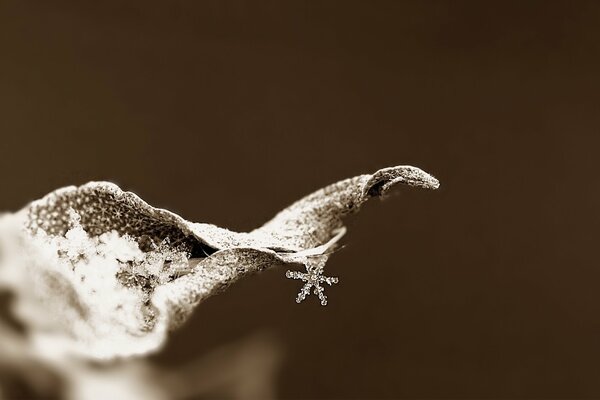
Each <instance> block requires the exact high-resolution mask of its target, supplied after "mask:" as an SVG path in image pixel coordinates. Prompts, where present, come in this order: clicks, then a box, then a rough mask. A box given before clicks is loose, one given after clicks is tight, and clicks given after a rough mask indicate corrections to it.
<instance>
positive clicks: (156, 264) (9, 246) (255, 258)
mask: <svg viewBox="0 0 600 400" xmlns="http://www.w3.org/2000/svg"><path fill="white" fill-rule="evenodd" d="M396 183H403V184H407V185H410V186H418V187H423V188H429V189H435V188H437V187H438V182H437V180H436V179H435V178H433V177H432V176H431V175H429V174H427V173H425V172H423V171H422V170H420V169H418V168H415V167H410V166H399V167H391V168H385V169H382V170H379V171H377V172H375V173H374V174H366V175H360V176H357V177H354V178H349V179H346V180H343V181H340V182H337V183H335V184H333V185H330V186H327V187H325V188H323V189H320V190H318V191H316V192H314V193H312V194H310V195H308V196H306V197H305V198H302V199H300V200H298V201H297V202H296V203H294V204H292V205H291V206H289V207H288V208H286V209H284V210H282V211H281V212H280V213H278V214H277V215H276V216H275V217H274V218H273V219H272V220H270V221H268V222H267V223H266V224H264V225H263V226H261V227H259V228H257V229H255V230H254V231H251V232H233V231H230V230H227V229H224V228H219V227H217V226H215V225H211V224H206V223H193V222H189V221H186V220H184V219H183V218H181V217H180V216H178V215H176V214H174V213H171V212H169V211H167V210H163V209H159V208H154V207H152V206H150V205H148V204H147V203H145V202H144V201H143V200H142V199H140V198H139V197H138V196H137V195H135V194H133V193H130V192H125V191H122V190H121V189H120V188H119V187H118V186H116V185H114V184H111V183H108V182H90V183H88V184H85V185H83V186H79V187H75V186H71V187H67V188H63V189H59V190H56V191H54V192H52V193H50V194H49V195H47V196H45V197H44V198H42V199H40V200H38V201H35V202H32V203H31V204H29V205H27V206H26V207H25V208H24V209H23V210H21V211H20V212H17V213H14V214H5V215H4V216H2V217H1V218H0V286H3V287H6V288H9V289H10V290H11V291H12V292H14V293H15V296H16V301H15V302H14V310H13V311H14V314H15V316H16V318H18V319H19V320H21V321H23V323H24V324H25V325H26V326H27V327H28V331H29V335H30V340H31V341H32V343H34V344H35V343H37V344H41V345H42V346H41V347H40V348H42V347H43V348H44V349H50V348H53V349H60V350H56V351H57V352H58V351H61V352H64V353H69V354H73V353H75V354H78V355H79V356H83V357H87V358H93V359H110V358H114V357H119V356H127V355H133V354H145V353H148V352H150V351H153V350H156V349H158V348H159V347H160V346H161V345H162V343H164V341H165V339H166V337H167V333H168V331H169V330H172V329H174V328H176V327H177V326H179V325H180V324H181V323H182V322H184V321H185V320H186V319H187V317H188V316H189V315H190V313H191V312H192V311H193V310H194V308H195V307H196V306H197V305H198V304H199V303H200V302H201V301H202V300H204V299H205V298H207V297H208V296H211V295H213V294H216V293H219V292H221V291H222V290H224V289H225V288H226V287H227V286H228V285H229V284H231V283H232V282H234V281H235V280H237V279H239V278H241V277H243V276H246V275H248V274H251V273H255V272H259V271H262V270H264V269H266V268H269V267H272V266H276V265H287V266H294V269H296V268H297V267H298V265H304V267H305V268H306V272H298V271H288V272H287V274H286V276H287V277H288V278H292V279H298V280H301V281H303V282H304V286H303V287H302V289H301V291H300V294H299V295H298V297H297V301H298V302H300V301H302V300H304V299H305V298H306V296H307V295H308V294H309V293H310V291H311V290H313V293H314V294H316V295H317V296H318V297H319V299H320V302H321V304H323V305H325V304H327V297H326V296H325V294H324V284H327V285H332V284H334V283H337V278H329V277H325V276H324V266H325V263H326V261H327V259H328V258H329V256H330V254H331V251H332V249H333V248H335V246H336V245H337V242H338V241H339V239H340V238H341V237H342V236H343V235H344V233H345V232H346V230H345V227H344V224H343V218H344V217H345V216H347V215H348V214H351V213H354V212H356V211H357V210H358V209H359V208H360V206H361V205H362V204H363V203H364V202H365V201H367V200H368V199H369V198H371V197H376V196H381V195H383V194H385V193H386V192H387V191H388V190H389V189H390V188H391V187H392V186H393V185H395V184H396Z"/></svg>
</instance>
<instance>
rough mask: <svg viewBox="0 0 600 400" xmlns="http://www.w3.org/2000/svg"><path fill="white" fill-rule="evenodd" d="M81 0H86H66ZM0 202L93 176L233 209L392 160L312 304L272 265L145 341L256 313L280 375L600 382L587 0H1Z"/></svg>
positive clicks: (246, 215)
mask: <svg viewBox="0 0 600 400" xmlns="http://www.w3.org/2000/svg"><path fill="white" fill-rule="evenodd" d="M83 3H86V4H83ZM0 12H1V14H0V45H1V47H0V49H1V54H0V57H1V59H0V135H2V141H1V146H2V148H1V154H0V181H1V182H2V193H1V196H0V209H2V210H16V209H18V208H20V207H21V206H23V205H24V204H26V203H27V202H28V201H30V200H33V199H36V198H38V197H40V196H42V195H44V194H45V193H47V192H49V191H51V190H53V189H55V188H57V187H60V186H63V185H67V184H77V183H83V182H86V181H88V180H99V179H106V180H111V181H114V182H116V183H118V184H120V185H121V186H122V187H124V188H126V189H129V190H133V191H135V192H136V193H138V194H140V195H141V196H142V197H143V198H144V199H145V200H147V201H148V202H149V203H151V204H153V205H156V206H162V207H166V208H169V209H172V210H174V211H176V212H179V213H181V215H183V216H184V217H186V218H187V219H190V220H194V221H199V222H211V223H215V224H218V225H220V226H224V227H228V228H231V229H236V230H249V229H252V228H254V227H256V226H258V225H260V224H261V223H262V222H264V221H265V220H267V219H268V218H270V217H271V216H272V215H273V214H274V213H275V212H276V211H278V210H279V209H281V208H282V207H284V206H286V205H287V204H289V203H290V202H292V201H294V200H296V199H297V198H299V197H301V196H302V195H304V194H306V193H308V192H310V191H312V190H313V189H316V188H318V187H321V186H323V185H326V184H328V183H331V182H333V181H336V180H338V179H342V178H345V177H348V176H353V175H356V174H359V173H364V172H372V171H374V170H376V169H377V168H380V167H384V166H389V165H396V164H412V165H416V166H419V167H421V168H423V169H425V170H427V171H429V172H431V173H433V174H434V175H436V176H437V177H438V178H439V179H440V181H441V183H442V187H441V189H440V190H439V191H437V192H424V191H418V190H414V189H409V188H403V189H402V190H400V191H398V192H397V196H393V197H392V198H390V199H388V200H387V201H383V202H380V201H374V202H373V203H372V204H368V205H367V206H366V207H365V209H364V210H363V211H362V212H361V213H360V214H358V215H357V216H356V217H355V218H353V219H352V220H351V221H350V222H349V224H350V229H349V233H348V235H347V236H346V237H345V238H344V242H345V243H346V244H347V246H346V247H345V248H344V249H343V250H342V251H340V252H338V253H337V254H335V255H334V257H333V258H332V259H331V260H330V262H329V264H328V271H329V273H330V274H332V275H337V276H339V277H340V280H341V283H340V284H339V285H337V286H335V287H333V288H331V289H328V294H329V298H330V305H329V306H327V307H326V308H321V307H320V306H319V305H318V303H317V302H316V300H315V299H314V298H313V297H310V298H309V299H308V301H306V302H304V303H303V304H301V305H296V304H295V303H294V298H295V295H296V293H297V291H298V289H299V285H298V283H297V282H292V281H289V280H286V279H285V278H284V277H283V273H284V271H283V270H280V269H276V270H271V271H269V272H267V273H264V274H262V275H260V276H256V277H254V278H252V279H247V280H244V281H243V282H240V283H238V284H236V285H235V286H234V287H232V288H231V289H230V290H229V291H228V292H227V293H226V294H224V295H221V296H217V297H214V298H212V299H210V301H208V302H206V303H205V304H203V305H202V306H201V307H200V308H199V309H198V311H197V313H196V314H195V316H194V318H193V319H192V321H191V322H190V324H189V325H187V326H186V327H185V328H184V329H183V330H181V331H179V332H178V333H177V334H176V335H175V337H174V339H175V340H173V341H172V342H171V343H170V344H169V346H168V348H167V349H166V350H165V351H164V352H163V353H162V354H160V355H159V356H158V357H156V362H159V363H162V364H165V365H168V366H169V367H170V368H175V369H176V368H177V366H178V365H180V364H181V363H184V362H186V361H189V360H191V359H193V358H194V357H198V356H200V355H201V354H203V353H205V352H206V351H208V350H209V349H211V348H215V347H217V346H219V345H220V344H224V343H229V342H232V341H235V340H237V339H240V338H242V337H245V336H246V335H248V334H249V333H252V332H254V331H257V330H268V331H271V332H273V334H274V335H275V336H276V337H278V338H279V339H280V340H281V342H282V343H283V345H284V346H285V349H286V353H285V360H284V364H283V368H282V370H281V373H280V376H279V379H278V388H277V390H278V394H279V396H280V397H288V398H290V397H302V398H309V397H310V398H346V397H350V398H358V397H360V398H364V397H370V398H373V397H388V398H394V397H548V396H552V397H600V378H599V377H600V291H599V287H600V265H599V262H598V259H597V257H598V255H597V254H598V253H597V251H596V248H597V247H598V228H599V225H600V224H599V222H600V221H599V216H598V215H599V214H598V211H597V207H598V204H599V200H600V199H599V191H598V184H597V176H596V175H595V174H596V173H597V172H598V166H597V163H596V156H597V152H598V145H599V140H598V134H599V127H600V114H599V110H600V107H599V100H600V95H599V93H600V92H599V90H600V78H599V76H600V75H599V72H598V71H599V68H600V60H599V58H598V54H599V53H598V51H599V50H600V3H598V2H585V1H576V2H549V1H545V2H531V1H529V2H523V1H516V2H506V1H496V2H479V1H475V2H454V1H453V2H450V1H447V2H443V1H440V2H434V1H414V2H382V1H375V2H360V3H359V2H350V1H339V2H331V1H328V2H310V3H305V2H289V1H288V2H276V1H273V2H260V3H255V2H251V1H238V2H218V1H215V2H182V1H168V2H167V1H153V2H150V1H98V2H78V1H77V2H75V1H73V2H68V1H55V2H44V1H39V2H32V1H18V2H17V1H15V2H1V3H0Z"/></svg>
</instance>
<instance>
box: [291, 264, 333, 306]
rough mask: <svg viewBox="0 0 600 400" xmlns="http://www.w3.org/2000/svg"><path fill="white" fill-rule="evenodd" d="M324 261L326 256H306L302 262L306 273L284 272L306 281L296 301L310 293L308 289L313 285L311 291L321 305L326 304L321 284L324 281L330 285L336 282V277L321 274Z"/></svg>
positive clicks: (292, 277)
mask: <svg viewBox="0 0 600 400" xmlns="http://www.w3.org/2000/svg"><path fill="white" fill-rule="evenodd" d="M326 262H327V256H320V257H307V259H306V262H305V264H304V265H305V267H306V273H304V272H298V271H287V272H286V273H285V276H286V277H287V278H290V279H299V280H301V281H303V282H306V283H305V284H304V286H303V287H302V289H300V292H299V293H298V297H296V303H300V302H301V301H302V300H304V299H305V298H306V296H308V295H309V294H310V289H311V288H312V287H313V286H314V288H315V289H314V291H313V293H314V294H316V295H317V296H319V300H321V305H322V306H326V305H327V296H325V289H324V288H323V286H322V285H321V284H322V283H326V284H328V285H329V286H331V285H333V284H334V283H338V278H334V277H328V276H325V275H323V273H324V271H323V270H324V268H325V263H326Z"/></svg>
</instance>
